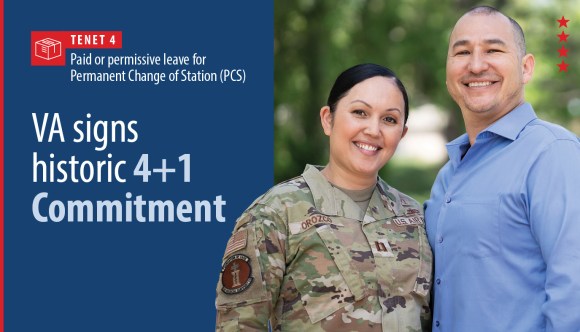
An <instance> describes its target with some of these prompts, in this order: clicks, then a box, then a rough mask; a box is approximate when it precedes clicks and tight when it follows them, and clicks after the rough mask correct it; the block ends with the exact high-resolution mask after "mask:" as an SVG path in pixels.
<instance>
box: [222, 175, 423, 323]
mask: <svg viewBox="0 0 580 332" xmlns="http://www.w3.org/2000/svg"><path fill="white" fill-rule="evenodd" d="M360 214H361V210H360V208H359V207H358V205H357V204H356V203H355V202H354V201H352V200H351V199H350V198H349V197H348V196H346V194H344V193H343V192H342V191H341V190H339V189H337V188H334V187H332V186H331V184H330V183H329V182H328V181H327V180H326V179H325V177H324V176H323V175H322V174H321V173H320V171H319V170H318V169H317V168H316V167H314V166H310V165H308V166H307V167H306V170H305V171H304V173H303V174H302V176H300V177H297V178H294V179H292V180H289V181H286V182H284V183H281V184H279V185H277V186H275V187H273V188H272V189H271V190H270V191H268V192H267V193H266V194H264V195H263V196H261V197H259V198H258V199H257V200H256V201H255V202H254V203H253V204H252V205H251V206H250V207H249V208H248V209H247V210H246V211H245V212H244V213H243V214H242V215H241V216H240V218H239V219H238V220H237V222H236V226H235V228H234V231H233V233H232V237H231V238H230V240H229V241H228V245H227V247H226V252H225V254H224V257H223V261H222V271H221V273H220V280H219V282H218V286H217V299H216V307H217V321H216V331H239V330H245V331H267V330H268V327H267V326H268V321H270V325H271V327H272V330H273V331H406V332H409V331H430V324H431V321H430V319H431V311H430V308H429V293H430V289H431V271H432V256H431V249H430V247H429V243H428V242H427V238H426V235H425V228H424V219H423V209H422V207H421V206H420V205H419V203H417V202H416V201H415V200H413V199H412V198H410V197H409V196H406V195H404V194H402V193H400V192H398V191H397V190H395V189H394V188H391V187H389V186H388V185H387V184H386V183H385V182H383V181H382V180H380V179H379V181H378V184H377V188H376V189H375V191H374V192H373V195H372V197H371V200H370V203H369V207H368V209H367V211H366V214H365V216H364V218H363V220H359V219H358V218H359V215H360Z"/></svg>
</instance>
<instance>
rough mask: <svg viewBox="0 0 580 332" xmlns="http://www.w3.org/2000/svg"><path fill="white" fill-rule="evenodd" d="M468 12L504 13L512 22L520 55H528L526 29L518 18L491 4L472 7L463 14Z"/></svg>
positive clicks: (484, 13)
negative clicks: (523, 28)
mask: <svg viewBox="0 0 580 332" xmlns="http://www.w3.org/2000/svg"><path fill="white" fill-rule="evenodd" d="M467 14H483V15H495V14H500V15H503V16H504V17H506V18H507V19H508V20H509V21H510V23H511V24H512V29H513V32H514V39H515V41H516V44H517V47H518V52H519V53H520V56H521V57H523V56H524V55H526V52H527V51H526V38H525V37H524V30H522V27H521V26H520V25H519V24H518V22H516V20H514V19H513V18H511V17H509V16H507V15H506V14H504V13H502V12H500V11H499V10H497V9H496V8H494V7H491V6H476V7H473V8H471V9H470V10H468V11H467V12H466V13H465V14H463V16H465V15H467Z"/></svg>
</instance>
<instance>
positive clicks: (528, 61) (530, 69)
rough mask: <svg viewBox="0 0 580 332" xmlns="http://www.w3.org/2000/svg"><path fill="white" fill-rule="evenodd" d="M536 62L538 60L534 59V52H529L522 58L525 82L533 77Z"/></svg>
mask: <svg viewBox="0 0 580 332" xmlns="http://www.w3.org/2000/svg"><path fill="white" fill-rule="evenodd" d="M535 64H536V60H535V59H534V56H533V55H532V54H529V53H528V54H526V55H525V56H524V57H523V58H522V71H523V81H524V84H526V83H528V82H529V81H530V80H531V79H532V75H533V74H534V66H535Z"/></svg>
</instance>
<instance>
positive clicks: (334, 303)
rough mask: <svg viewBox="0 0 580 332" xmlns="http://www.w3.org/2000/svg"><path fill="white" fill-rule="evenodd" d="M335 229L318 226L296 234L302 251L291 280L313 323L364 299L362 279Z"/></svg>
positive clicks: (334, 226) (328, 226)
mask: <svg viewBox="0 0 580 332" xmlns="http://www.w3.org/2000/svg"><path fill="white" fill-rule="evenodd" d="M336 227H341V226H336V225H328V224H325V225H319V226H318V227H313V228H311V229H309V230H308V231H305V232H303V233H301V234H300V235H299V236H301V237H302V241H301V247H302V250H301V251H302V252H301V253H300V258H299V261H298V262H296V268H295V269H294V271H293V272H292V275H291V277H292V279H293V281H294V284H295V285H296V288H297V289H298V291H299V292H300V296H301V300H302V304H303V305H304V308H305V310H306V312H307V313H308V316H309V318H310V321H311V322H312V323H316V322H319V321H321V320H322V319H324V318H326V317H328V316H330V315H331V314H333V313H334V312H336V311H337V310H339V309H341V308H343V307H345V306H347V305H348V304H350V303H353V302H356V301H358V300H360V299H362V298H363V297H364V296H365V286H364V281H363V279H362V276H361V275H360V273H359V272H358V271H357V270H356V269H353V268H352V266H351V264H350V259H351V258H350V254H349V252H348V249H347V248H345V246H344V245H343V244H342V243H341V242H340V241H339V240H338V238H337V237H336V236H335V234H334V232H333V228H336Z"/></svg>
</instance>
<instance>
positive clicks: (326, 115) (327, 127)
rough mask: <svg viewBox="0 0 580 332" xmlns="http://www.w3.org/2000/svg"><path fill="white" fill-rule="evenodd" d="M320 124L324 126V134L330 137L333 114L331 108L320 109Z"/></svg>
mask: <svg viewBox="0 0 580 332" xmlns="http://www.w3.org/2000/svg"><path fill="white" fill-rule="evenodd" d="M320 123H321V124H322V129H324V134H325V135H326V136H330V133H331V132H332V113H331V112H330V107H328V106H324V107H323V108H321V109H320Z"/></svg>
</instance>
